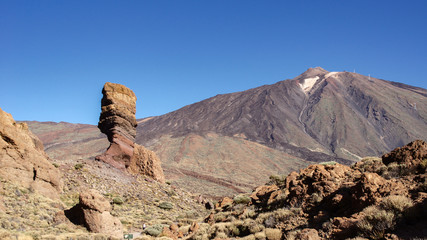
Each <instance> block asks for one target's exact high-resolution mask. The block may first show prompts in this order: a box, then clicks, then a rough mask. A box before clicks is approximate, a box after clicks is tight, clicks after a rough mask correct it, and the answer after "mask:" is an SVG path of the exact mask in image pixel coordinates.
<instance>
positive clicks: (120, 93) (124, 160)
mask: <svg viewBox="0 0 427 240" xmlns="http://www.w3.org/2000/svg"><path fill="white" fill-rule="evenodd" d="M102 94H103V98H102V100H101V109H102V112H101V116H100V117H99V123H98V128H99V129H100V130H101V132H103V133H105V134H106V135H107V137H108V140H109V141H110V147H109V148H108V149H107V151H106V152H105V153H104V154H102V155H100V156H98V157H97V159H98V160H101V161H104V162H106V163H109V164H111V165H113V166H114V167H116V168H119V169H126V168H127V167H129V165H130V161H131V158H132V156H133V149H134V142H135V136H136V126H137V122H136V119H135V113H136V96H135V93H134V92H133V91H132V90H130V89H128V88H127V87H125V86H123V85H121V84H116V83H109V82H107V83H106V84H105V85H104V88H103V89H102Z"/></svg>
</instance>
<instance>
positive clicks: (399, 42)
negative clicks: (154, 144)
mask: <svg viewBox="0 0 427 240" xmlns="http://www.w3.org/2000/svg"><path fill="white" fill-rule="evenodd" d="M316 66H321V67H323V68H325V69H326V70H328V71H343V70H346V71H353V70H354V69H355V70H356V72H358V73H361V74H364V75H368V74H371V76H373V77H377V78H381V79H386V80H390V81H397V82H403V83H406V84H410V85H414V86H418V87H423V88H427V76H426V72H427V1H425V0H419V1H415V0H414V1H412V0H409V1H408V0H406V1H393V0H387V1H380V0H375V1H373V0H345V1H339V0H335V1H332V0H322V1H320V0H312V1H308V0H301V1H285V0H280V1H275V0H268V1H262V0H258V1H252V0H243V1H240V0H215V1H213V0H212V1H207V0H206V1H204V0H180V1H177V0H173V1H166V0H156V1H155V0H152V1H148V0H147V1H144V0H138V1H131V0H129V1H108V0H100V1H93V0H84V1H79V0H72V1H60V0H40V1H34V0H29V1H20V0H10V1H5V0H0V89H1V90H0V108H2V109H3V110H5V111H6V112H9V113H11V114H12V115H13V116H14V118H15V119H16V120H38V121H66V122H73V123H90V124H96V123H97V121H98V118H99V114H100V102H101V97H102V94H101V90H102V86H103V84H104V83H105V82H107V81H108V82H115V83H121V84H124V85H126V86H127V87H129V88H131V89H132V90H133V91H134V92H135V94H136V95H137V97H138V101H137V118H143V117H148V116H154V115H161V114H164V113H167V112H170V111H173V110H176V109H179V108H181V107H183V106H185V105H188V104H191V103H194V102H198V101H201V100H203V99H206V98H209V97H212V96H215V95H217V94H223V93H230V92H236V91H242V90H246V89H249V88H253V87H257V86H261V85H264V84H272V83H275V82H278V81H281V80H284V79H290V78H294V77H295V76H297V75H299V74H300V73H302V72H304V71H305V70H306V69H307V68H309V67H316Z"/></svg>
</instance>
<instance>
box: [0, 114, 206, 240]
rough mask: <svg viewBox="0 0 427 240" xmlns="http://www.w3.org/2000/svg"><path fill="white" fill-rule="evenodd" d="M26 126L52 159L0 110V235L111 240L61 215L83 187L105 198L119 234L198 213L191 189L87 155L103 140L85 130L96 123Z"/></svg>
mask: <svg viewBox="0 0 427 240" xmlns="http://www.w3.org/2000/svg"><path fill="white" fill-rule="evenodd" d="M30 125H33V126H37V127H33V129H36V130H38V135H40V136H41V137H42V138H43V139H44V142H45V143H46V145H47V146H48V148H49V149H51V150H53V151H52V152H51V155H52V156H54V157H52V158H48V157H47V155H46V154H45V152H44V151H43V144H42V143H41V142H40V140H38V138H37V137H35V136H34V135H33V134H32V133H31V132H30V131H29V130H28V127H27V125H26V124H25V123H16V122H15V121H14V120H13V118H12V117H11V116H10V114H7V113H5V112H3V111H2V110H1V109H0V166H1V169H0V239H114V238H110V236H108V235H105V234H95V233H89V232H88V230H87V229H86V228H85V227H83V226H77V225H74V224H73V223H72V222H70V220H69V219H68V218H67V217H66V216H65V215H64V210H68V209H70V208H71V207H73V206H75V205H76V204H77V203H78V201H79V193H82V192H87V191H88V189H96V190H97V191H99V192H100V193H101V194H102V195H103V196H105V198H106V199H107V200H108V201H109V202H111V203H112V204H113V207H112V210H111V214H112V215H113V216H114V217H117V218H118V219H119V220H120V221H121V223H122V224H123V227H124V231H125V232H126V233H129V232H131V233H132V232H134V233H136V235H138V234H139V235H140V234H141V232H143V226H144V224H146V225H147V226H148V227H149V228H150V227H156V226H157V227H159V226H160V227H161V226H163V225H171V224H172V223H179V224H181V225H184V224H188V223H191V222H192V221H194V220H197V219H199V220H200V218H201V217H202V216H204V215H205V214H206V210H205V207H204V205H203V204H201V202H200V201H198V200H199V199H198V195H193V194H190V193H188V192H186V191H183V190H181V189H179V188H176V187H173V186H170V185H167V184H162V183H158V182H156V181H153V180H152V179H151V178H149V177H145V176H142V175H132V174H129V173H126V172H123V171H120V170H118V169H116V168H114V167H112V166H110V165H109V164H107V163H104V162H100V161H94V159H93V156H94V155H96V154H97V153H99V152H101V151H104V150H105V148H106V147H107V146H108V141H107V140H106V138H105V136H101V137H102V138H100V136H99V135H100V134H99V131H96V132H95V131H93V130H94V128H95V129H96V127H94V126H87V125H77V124H69V123H59V124H54V123H43V124H39V123H34V122H33V123H30ZM46 129H47V131H44V130H46ZM52 129H54V130H55V131H53V132H52ZM44 133H45V134H44ZM70 149H71V150H70ZM63 150H64V151H63ZM89 156H90V157H89Z"/></svg>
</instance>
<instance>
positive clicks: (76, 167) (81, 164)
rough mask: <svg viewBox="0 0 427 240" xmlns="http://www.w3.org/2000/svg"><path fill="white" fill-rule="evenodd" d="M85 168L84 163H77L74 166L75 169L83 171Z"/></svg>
mask: <svg viewBox="0 0 427 240" xmlns="http://www.w3.org/2000/svg"><path fill="white" fill-rule="evenodd" d="M83 166H84V164H83V163H77V164H76V165H74V169H76V170H79V169H82V168H83Z"/></svg>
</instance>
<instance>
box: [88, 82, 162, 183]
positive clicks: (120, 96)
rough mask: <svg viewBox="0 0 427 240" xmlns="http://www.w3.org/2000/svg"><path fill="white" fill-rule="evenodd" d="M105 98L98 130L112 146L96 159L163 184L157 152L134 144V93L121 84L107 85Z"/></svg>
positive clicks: (104, 89) (104, 93)
mask: <svg viewBox="0 0 427 240" xmlns="http://www.w3.org/2000/svg"><path fill="white" fill-rule="evenodd" d="M102 94H103V98H102V101H101V109H102V111H101V116H100V117H99V123H98V128H99V129H100V130H101V132H103V133H105V134H106V135H107V137H108V140H109V141H110V146H109V148H108V149H107V151H106V152H105V153H104V154H102V155H100V156H97V157H96V159H97V160H100V161H103V162H106V163H108V164H110V165H112V166H114V167H116V168H118V169H122V170H127V171H128V172H130V173H133V174H142V175H146V176H149V177H152V178H153V179H155V180H157V181H159V182H162V183H164V182H165V177H164V174H163V169H162V167H161V163H160V159H159V158H158V157H157V156H156V154H155V153H154V152H152V151H150V150H148V149H146V148H144V147H143V146H140V145H138V144H135V136H136V126H137V122H136V119H135V113H136V96H135V93H134V92H133V91H132V90H130V89H129V88H127V87H125V86H123V85H121V84H116V83H109V82H107V83H106V84H105V85H104V88H103V90H102Z"/></svg>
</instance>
